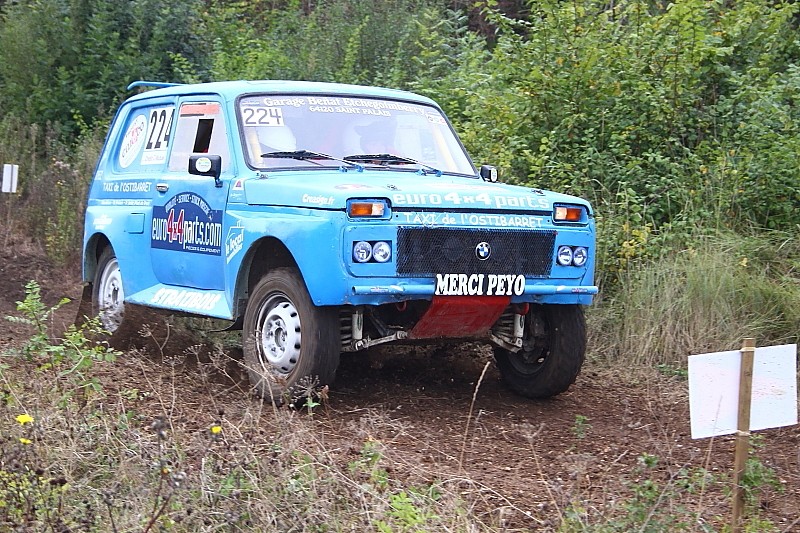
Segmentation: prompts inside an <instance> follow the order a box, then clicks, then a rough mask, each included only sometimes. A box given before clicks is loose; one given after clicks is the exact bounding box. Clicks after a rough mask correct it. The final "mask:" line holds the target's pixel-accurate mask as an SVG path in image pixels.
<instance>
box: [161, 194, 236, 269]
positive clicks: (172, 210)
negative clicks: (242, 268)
mask: <svg viewBox="0 0 800 533" xmlns="http://www.w3.org/2000/svg"><path fill="white" fill-rule="evenodd" d="M150 243H151V246H152V247H153V248H159V249H162V250H174V251H178V252H189V253H197V254H206V255H221V253H222V211H221V210H217V209H211V206H209V205H208V202H206V201H205V199H203V197H201V196H199V195H197V194H195V193H193V192H182V193H179V194H176V195H175V196H173V197H172V198H170V200H169V201H168V202H167V203H166V204H165V205H164V206H154V207H153V224H152V228H151V236H150Z"/></svg>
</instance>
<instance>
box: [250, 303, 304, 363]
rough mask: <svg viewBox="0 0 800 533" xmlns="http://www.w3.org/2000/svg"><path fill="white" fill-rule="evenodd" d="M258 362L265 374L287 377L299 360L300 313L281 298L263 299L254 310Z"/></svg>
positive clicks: (291, 304)
mask: <svg viewBox="0 0 800 533" xmlns="http://www.w3.org/2000/svg"><path fill="white" fill-rule="evenodd" d="M257 324H258V326H259V329H258V333H257V335H256V339H257V340H258V359H259V363H260V364H261V368H262V370H264V371H267V372H277V373H279V374H284V375H285V374H289V373H291V372H292V370H294V368H295V366H296V365H297V362H298V361H299V360H300V347H301V344H300V341H301V331H300V314H299V313H298V312H297V308H295V306H294V304H293V303H292V302H291V300H289V299H288V298H287V297H286V296H285V295H283V294H280V295H274V296H271V297H269V298H267V299H266V301H265V303H264V304H263V305H262V306H261V307H260V308H259V310H258V322H257Z"/></svg>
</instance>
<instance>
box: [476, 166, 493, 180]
mask: <svg viewBox="0 0 800 533" xmlns="http://www.w3.org/2000/svg"><path fill="white" fill-rule="evenodd" d="M480 174H481V179H483V181H488V182H489V183H494V182H496V181H497V168H495V167H493V166H492V165H481V172H480Z"/></svg>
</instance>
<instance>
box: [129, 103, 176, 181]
mask: <svg viewBox="0 0 800 533" xmlns="http://www.w3.org/2000/svg"><path fill="white" fill-rule="evenodd" d="M174 114H175V106H174V105H163V104H155V105H150V106H141V107H136V108H134V109H132V110H131V112H130V113H129V114H128V117H127V119H126V123H125V133H124V134H123V136H122V140H121V141H120V142H119V144H118V146H117V148H116V152H115V156H116V157H115V161H114V163H115V164H114V167H115V170H116V171H117V172H120V173H124V174H139V173H143V172H155V171H160V170H161V169H162V168H163V167H164V163H165V162H166V160H167V151H168V150H169V147H170V145H171V140H172V136H171V133H170V131H171V129H172V117H173V115H174Z"/></svg>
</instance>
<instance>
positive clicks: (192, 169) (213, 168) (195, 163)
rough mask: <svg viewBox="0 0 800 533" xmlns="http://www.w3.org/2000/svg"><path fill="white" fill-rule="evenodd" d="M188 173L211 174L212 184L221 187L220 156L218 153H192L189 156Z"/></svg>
mask: <svg viewBox="0 0 800 533" xmlns="http://www.w3.org/2000/svg"><path fill="white" fill-rule="evenodd" d="M189 174H194V175H195V176H211V177H213V178H214V185H215V186H216V187H222V180H221V179H219V176H220V174H222V157H220V156H218V155H192V156H189Z"/></svg>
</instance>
